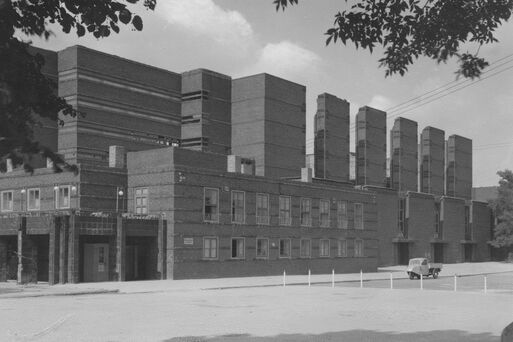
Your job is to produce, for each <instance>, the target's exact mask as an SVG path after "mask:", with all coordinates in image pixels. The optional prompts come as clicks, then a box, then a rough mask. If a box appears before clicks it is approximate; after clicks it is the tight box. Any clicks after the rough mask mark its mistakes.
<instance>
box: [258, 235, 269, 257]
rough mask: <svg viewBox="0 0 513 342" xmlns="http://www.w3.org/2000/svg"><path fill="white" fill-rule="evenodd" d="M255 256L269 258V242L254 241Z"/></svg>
mask: <svg viewBox="0 0 513 342" xmlns="http://www.w3.org/2000/svg"><path fill="white" fill-rule="evenodd" d="M256 256H257V258H267V257H269V240H268V239H257V241H256Z"/></svg>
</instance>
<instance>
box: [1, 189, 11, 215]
mask: <svg viewBox="0 0 513 342" xmlns="http://www.w3.org/2000/svg"><path fill="white" fill-rule="evenodd" d="M0 200H1V201H2V203H1V208H2V211H13V209H14V204H13V192H12V191H2V197H1V198H0Z"/></svg>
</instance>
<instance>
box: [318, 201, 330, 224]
mask: <svg viewBox="0 0 513 342" xmlns="http://www.w3.org/2000/svg"><path fill="white" fill-rule="evenodd" d="M319 221H320V226H321V227H329V226H330V201H329V200H320V201H319Z"/></svg>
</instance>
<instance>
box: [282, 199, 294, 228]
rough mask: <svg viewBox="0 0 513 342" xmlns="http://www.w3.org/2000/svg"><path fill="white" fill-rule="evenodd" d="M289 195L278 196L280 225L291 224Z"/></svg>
mask: <svg viewBox="0 0 513 342" xmlns="http://www.w3.org/2000/svg"><path fill="white" fill-rule="evenodd" d="M291 216H292V215H291V210H290V197H289V196H280V225H281V226H290V224H291V221H292V220H291Z"/></svg>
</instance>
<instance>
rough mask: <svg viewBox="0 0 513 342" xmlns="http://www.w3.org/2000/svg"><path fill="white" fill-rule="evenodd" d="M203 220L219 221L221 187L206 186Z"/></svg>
mask: <svg viewBox="0 0 513 342" xmlns="http://www.w3.org/2000/svg"><path fill="white" fill-rule="evenodd" d="M203 202H204V206H203V208H204V209H203V220H204V221H205V222H219V189H212V188H205V192H204V199H203Z"/></svg>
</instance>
